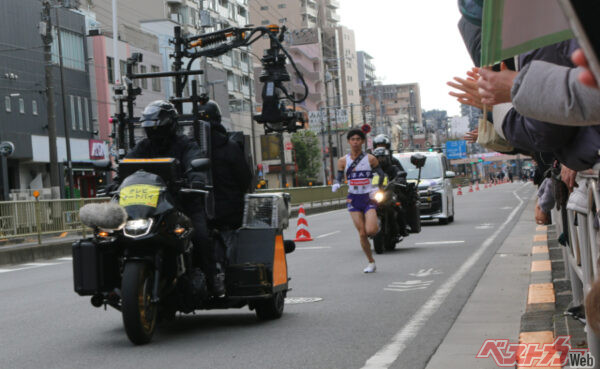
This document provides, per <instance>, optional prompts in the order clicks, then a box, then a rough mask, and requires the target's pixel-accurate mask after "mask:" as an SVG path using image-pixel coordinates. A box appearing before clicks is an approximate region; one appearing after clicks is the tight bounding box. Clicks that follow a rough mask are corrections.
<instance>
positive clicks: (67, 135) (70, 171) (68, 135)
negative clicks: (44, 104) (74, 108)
mask: <svg viewBox="0 0 600 369" xmlns="http://www.w3.org/2000/svg"><path fill="white" fill-rule="evenodd" d="M54 15H55V18H56V29H57V32H56V34H57V37H58V61H59V65H60V91H61V95H62V114H63V127H64V128H65V145H66V147H67V178H68V180H69V198H70V199H72V198H73V192H74V188H75V187H74V182H73V162H72V160H71V133H70V132H69V124H68V123H67V103H66V101H65V77H64V73H63V56H62V37H61V35H60V16H59V14H58V8H55V9H54Z"/></svg>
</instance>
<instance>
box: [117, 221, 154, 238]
mask: <svg viewBox="0 0 600 369" xmlns="http://www.w3.org/2000/svg"><path fill="white" fill-rule="evenodd" d="M151 228H152V219H135V220H128V221H127V223H125V228H124V229H123V233H124V234H125V235H126V236H129V237H142V236H145V235H147V234H148V233H150V229H151Z"/></svg>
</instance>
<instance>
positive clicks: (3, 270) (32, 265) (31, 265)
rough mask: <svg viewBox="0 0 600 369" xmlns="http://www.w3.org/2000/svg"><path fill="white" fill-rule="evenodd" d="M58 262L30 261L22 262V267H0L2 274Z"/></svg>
mask: <svg viewBox="0 0 600 369" xmlns="http://www.w3.org/2000/svg"><path fill="white" fill-rule="evenodd" d="M57 264H58V263H28V264H22V265H23V266H24V267H22V268H12V269H0V274H2V273H10V272H18V271H19V270H27V269H35V268H41V267H45V266H50V265H57Z"/></svg>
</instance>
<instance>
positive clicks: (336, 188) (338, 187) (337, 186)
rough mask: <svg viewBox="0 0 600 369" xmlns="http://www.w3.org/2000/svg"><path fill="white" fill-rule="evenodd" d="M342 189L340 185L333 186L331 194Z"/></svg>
mask: <svg viewBox="0 0 600 369" xmlns="http://www.w3.org/2000/svg"><path fill="white" fill-rule="evenodd" d="M339 189H340V184H339V183H334V184H333V186H331V192H337V190H339Z"/></svg>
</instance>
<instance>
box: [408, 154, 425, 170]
mask: <svg viewBox="0 0 600 369" xmlns="http://www.w3.org/2000/svg"><path fill="white" fill-rule="evenodd" d="M426 160H427V157H425V155H423V154H414V155H412V156H411V157H410V163H411V164H412V165H414V166H415V167H417V168H419V169H420V168H423V167H424V166H425V161H426Z"/></svg>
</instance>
